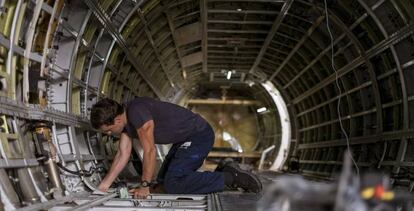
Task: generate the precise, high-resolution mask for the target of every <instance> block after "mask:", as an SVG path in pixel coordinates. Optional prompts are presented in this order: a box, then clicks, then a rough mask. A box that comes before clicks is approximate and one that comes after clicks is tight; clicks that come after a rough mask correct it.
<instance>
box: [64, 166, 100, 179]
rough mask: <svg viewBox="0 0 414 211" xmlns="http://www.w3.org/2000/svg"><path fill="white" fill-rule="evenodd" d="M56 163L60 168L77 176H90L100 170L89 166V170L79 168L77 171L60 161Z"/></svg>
mask: <svg viewBox="0 0 414 211" xmlns="http://www.w3.org/2000/svg"><path fill="white" fill-rule="evenodd" d="M56 165H57V166H58V167H59V168H61V169H62V170H64V171H66V172H69V173H71V174H74V175H77V176H84V177H90V176H92V175H93V173H95V172H96V171H98V172H100V168H95V167H93V166H92V167H91V168H90V169H89V171H86V170H79V171H72V170H70V169H68V168H66V167H65V166H63V165H62V164H61V163H56Z"/></svg>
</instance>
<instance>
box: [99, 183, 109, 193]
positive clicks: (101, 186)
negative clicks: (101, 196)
mask: <svg viewBox="0 0 414 211" xmlns="http://www.w3.org/2000/svg"><path fill="white" fill-rule="evenodd" d="M109 186H111V184H106V183H105V182H101V184H99V186H98V190H100V191H102V192H108V189H109Z"/></svg>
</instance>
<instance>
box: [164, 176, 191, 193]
mask: <svg viewBox="0 0 414 211" xmlns="http://www.w3.org/2000/svg"><path fill="white" fill-rule="evenodd" d="M185 187H186V185H185V184H184V180H183V177H182V176H180V177H179V176H174V175H168V174H167V175H166V176H165V180H164V189H165V192H167V193H169V194H183V193H186V191H185Z"/></svg>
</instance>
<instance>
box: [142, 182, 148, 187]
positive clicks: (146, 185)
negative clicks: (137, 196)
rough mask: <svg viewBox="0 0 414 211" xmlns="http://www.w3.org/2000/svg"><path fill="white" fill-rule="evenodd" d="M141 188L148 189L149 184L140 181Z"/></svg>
mask: <svg viewBox="0 0 414 211" xmlns="http://www.w3.org/2000/svg"><path fill="white" fill-rule="evenodd" d="M141 186H142V187H148V186H149V183H148V182H147V181H142V182H141Z"/></svg>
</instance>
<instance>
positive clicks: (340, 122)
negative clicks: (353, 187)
mask: <svg viewBox="0 0 414 211" xmlns="http://www.w3.org/2000/svg"><path fill="white" fill-rule="evenodd" d="M324 6H325V18H326V28H327V29H328V33H329V38H330V39H331V65H332V69H333V70H334V72H335V82H336V86H337V88H338V90H339V95H338V105H337V107H336V109H337V112H338V120H339V125H340V127H341V132H342V133H343V134H344V136H345V139H346V145H347V149H348V153H349V155H350V157H351V160H352V162H353V163H354V165H355V169H356V172H357V175H358V176H359V167H358V164H357V163H356V162H355V160H354V157H353V156H352V153H351V150H350V149H351V147H350V144H349V137H348V134H347V133H346V131H345V128H344V126H343V124H342V119H341V110H340V105H341V97H342V89H341V86H340V85H339V77H338V71H337V70H336V67H335V61H334V56H335V55H334V38H333V35H332V32H331V29H330V27H329V14H328V4H327V2H326V0H324Z"/></svg>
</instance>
